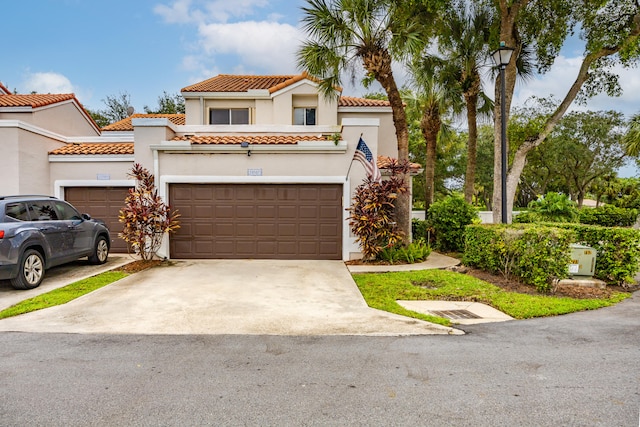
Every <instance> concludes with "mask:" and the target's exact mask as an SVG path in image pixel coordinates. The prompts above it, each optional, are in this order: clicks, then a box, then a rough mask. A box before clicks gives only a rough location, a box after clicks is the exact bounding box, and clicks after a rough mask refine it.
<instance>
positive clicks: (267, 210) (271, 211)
mask: <svg viewBox="0 0 640 427" xmlns="http://www.w3.org/2000/svg"><path fill="white" fill-rule="evenodd" d="M275 216H276V207H275V206H274V205H264V204H260V205H258V206H256V218H258V219H262V218H266V219H270V218H274V217H275Z"/></svg>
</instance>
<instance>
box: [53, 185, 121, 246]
mask: <svg viewBox="0 0 640 427" xmlns="http://www.w3.org/2000/svg"><path fill="white" fill-rule="evenodd" d="M128 192H129V188H128V187H66V188H65V189H64V198H65V200H66V201H68V202H69V203H71V204H72V205H73V206H75V207H76V209H78V210H79V211H80V213H88V214H89V215H91V217H92V218H96V219H101V220H103V221H104V222H105V223H106V224H107V227H109V232H110V233H111V252H114V253H126V252H127V245H126V243H125V241H124V240H122V239H121V238H119V237H118V233H120V232H121V231H122V224H121V223H120V222H119V221H118V213H119V212H120V209H122V207H123V206H124V199H125V198H126V197H127V194H128Z"/></svg>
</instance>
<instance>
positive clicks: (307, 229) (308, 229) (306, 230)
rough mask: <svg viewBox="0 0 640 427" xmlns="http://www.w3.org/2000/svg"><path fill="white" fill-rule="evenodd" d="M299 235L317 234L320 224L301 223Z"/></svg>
mask: <svg viewBox="0 0 640 427" xmlns="http://www.w3.org/2000/svg"><path fill="white" fill-rule="evenodd" d="M298 235H299V236H301V237H313V236H317V235H318V226H317V225H316V224H300V226H299V227H298Z"/></svg>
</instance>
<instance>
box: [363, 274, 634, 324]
mask: <svg viewBox="0 0 640 427" xmlns="http://www.w3.org/2000/svg"><path fill="white" fill-rule="evenodd" d="M353 278H354V280H355V282H356V284H357V285H358V288H359V289H360V292H361V293H362V295H363V296H364V298H365V300H366V301H367V304H369V306H370V307H372V308H377V309H380V310H384V311H388V312H391V313H396V314H400V315H403V316H408V317H414V318H416V319H422V320H426V321H429V322H434V323H439V324H442V325H447V326H448V325H450V322H449V320H448V319H443V318H440V317H435V316H427V315H424V314H420V313H416V312H414V311H411V310H407V309H405V308H404V307H402V306H400V305H399V304H398V303H397V302H396V301H397V300H441V301H471V302H480V303H483V304H487V305H490V306H492V307H494V308H496V309H497V310H500V311H502V312H503V313H506V314H508V315H509V316H511V317H513V318H515V319H528V318H532V317H544V316H556V315H560V314H567V313H573V312H576V311H582V310H595V309H597V308H601V307H606V306H610V305H613V304H616V303H618V302H620V301H622V300H624V299H625V298H629V297H630V296H631V294H629V293H622V292H617V293H615V294H613V295H612V296H611V297H610V298H609V299H574V298H566V297H554V296H551V295H525V294H520V293H514V292H506V291H504V290H502V289H500V288H499V287H497V286H495V285H492V284H490V283H487V282H485V281H482V280H479V279H476V278H475V277H472V276H468V275H465V274H461V273H455V272H452V271H446V270H420V271H411V272H395V273H367V274H353Z"/></svg>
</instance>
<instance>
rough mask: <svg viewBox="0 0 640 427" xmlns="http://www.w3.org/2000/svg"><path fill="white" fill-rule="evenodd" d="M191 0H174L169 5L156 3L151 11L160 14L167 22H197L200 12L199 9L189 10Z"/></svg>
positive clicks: (199, 18)
mask: <svg viewBox="0 0 640 427" xmlns="http://www.w3.org/2000/svg"><path fill="white" fill-rule="evenodd" d="M190 7H191V0H176V1H174V2H173V3H172V4H171V5H170V6H167V5H164V4H158V5H156V6H155V7H154V8H153V11H154V12H155V13H156V14H158V15H160V16H162V17H163V18H164V20H165V22H167V23H169V24H187V23H190V22H199V21H200V20H201V14H200V12H199V11H197V10H194V11H191V10H190Z"/></svg>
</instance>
